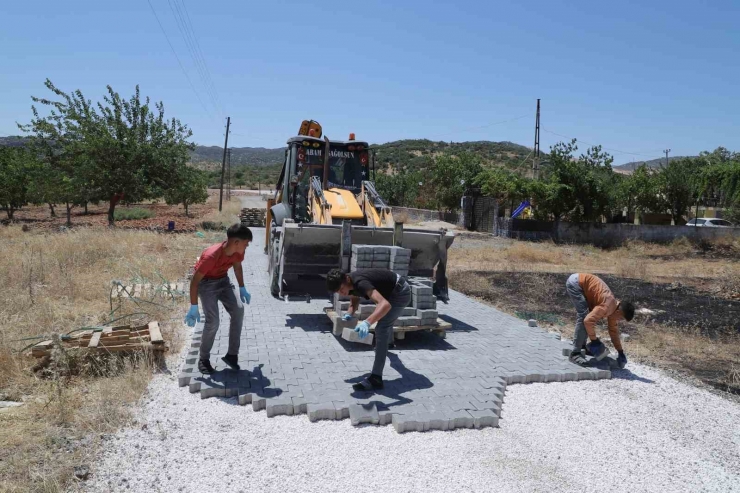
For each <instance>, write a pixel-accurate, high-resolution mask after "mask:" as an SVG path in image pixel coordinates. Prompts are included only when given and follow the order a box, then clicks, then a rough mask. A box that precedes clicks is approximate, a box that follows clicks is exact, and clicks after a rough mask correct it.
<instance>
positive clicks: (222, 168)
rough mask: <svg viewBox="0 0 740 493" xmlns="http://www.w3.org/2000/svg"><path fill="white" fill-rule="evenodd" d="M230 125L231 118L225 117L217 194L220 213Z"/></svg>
mask: <svg viewBox="0 0 740 493" xmlns="http://www.w3.org/2000/svg"><path fill="white" fill-rule="evenodd" d="M230 125H231V117H230V116H227V117H226V140H224V158H223V161H221V191H220V192H219V194H218V212H221V208H222V206H223V202H224V168H226V148H227V147H228V146H229V126H230Z"/></svg>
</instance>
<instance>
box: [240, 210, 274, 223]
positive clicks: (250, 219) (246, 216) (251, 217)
mask: <svg viewBox="0 0 740 493" xmlns="http://www.w3.org/2000/svg"><path fill="white" fill-rule="evenodd" d="M266 214H267V210H266V209H260V208H256V207H253V208H247V209H242V211H241V213H240V214H239V220H240V221H241V222H242V223H243V224H245V225H247V226H251V227H262V226H264V225H265V217H266Z"/></svg>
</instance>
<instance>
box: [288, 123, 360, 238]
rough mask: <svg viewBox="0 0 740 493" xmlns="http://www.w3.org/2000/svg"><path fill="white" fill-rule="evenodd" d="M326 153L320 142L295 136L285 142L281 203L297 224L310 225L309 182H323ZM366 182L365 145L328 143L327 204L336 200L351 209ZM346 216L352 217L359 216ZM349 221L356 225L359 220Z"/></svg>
mask: <svg viewBox="0 0 740 493" xmlns="http://www.w3.org/2000/svg"><path fill="white" fill-rule="evenodd" d="M325 152H326V142H325V141H324V140H322V139H317V138H314V137H308V136H298V137H293V138H291V139H289V140H288V150H287V152H286V157H285V159H286V163H285V166H284V167H283V172H284V176H283V177H282V181H283V195H282V196H283V203H284V204H285V205H286V206H287V207H288V208H289V210H290V211H291V216H292V217H293V219H294V220H295V221H296V222H304V223H306V222H311V214H310V211H309V200H310V182H311V177H314V176H315V177H318V178H319V179H320V180H321V181H322V182H324V163H325ZM368 179H370V158H369V151H368V144H367V142H359V141H354V140H349V141H330V142H329V160H328V170H327V173H326V182H325V183H324V189H325V194H326V195H327V200H329V201H330V202H331V201H333V200H334V199H336V200H338V201H340V202H341V203H342V204H348V205H354V204H352V202H355V201H354V199H353V197H354V196H356V195H357V194H359V193H360V191H361V189H362V182H363V181H364V180H368ZM331 190H334V192H331ZM286 202H287V203H286ZM336 211H337V212H338V211H339V209H338V208H337V209H336ZM348 214H349V215H350V216H353V215H357V214H358V213H357V212H351V213H348ZM338 219H341V218H338ZM348 219H350V220H353V222H355V220H359V217H358V218H354V217H348Z"/></svg>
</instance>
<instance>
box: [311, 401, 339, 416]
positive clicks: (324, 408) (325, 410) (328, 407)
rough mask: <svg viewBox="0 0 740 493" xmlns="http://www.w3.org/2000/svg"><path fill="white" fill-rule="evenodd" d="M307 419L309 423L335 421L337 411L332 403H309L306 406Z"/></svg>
mask: <svg viewBox="0 0 740 493" xmlns="http://www.w3.org/2000/svg"><path fill="white" fill-rule="evenodd" d="M306 410H307V412H308V419H309V420H310V421H319V420H322V419H336V415H337V411H336V409H335V408H334V403H332V402H322V403H319V404H313V403H309V404H308V406H307V409H306Z"/></svg>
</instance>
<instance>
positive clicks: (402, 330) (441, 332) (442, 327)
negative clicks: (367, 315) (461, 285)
mask: <svg viewBox="0 0 740 493" xmlns="http://www.w3.org/2000/svg"><path fill="white" fill-rule="evenodd" d="M324 312H325V313H326V316H327V317H329V320H331V323H332V324H334V321H335V320H336V319H337V318H338V317H339V315H338V314H337V312H335V311H334V310H333V309H331V308H324ZM451 328H452V324H451V323H449V322H445V321H444V320H442V319H441V318H437V323H436V324H433V325H399V326H394V327H393V337H394V339H398V340H403V339H405V338H406V334H407V333H408V332H418V331H420V330H426V331H429V332H432V333H433V334H437V335H438V336H439V337H441V338H442V339H445V338H446V337H447V330H448V329H451ZM370 332H373V333H374V332H375V327H374V326H371V327H370ZM335 335H337V334H335ZM338 335H341V333H340V334H338Z"/></svg>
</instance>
